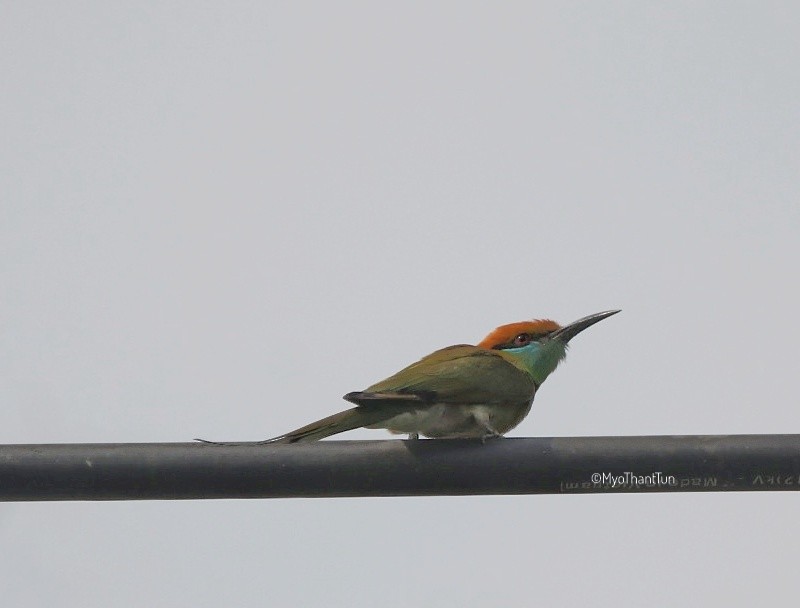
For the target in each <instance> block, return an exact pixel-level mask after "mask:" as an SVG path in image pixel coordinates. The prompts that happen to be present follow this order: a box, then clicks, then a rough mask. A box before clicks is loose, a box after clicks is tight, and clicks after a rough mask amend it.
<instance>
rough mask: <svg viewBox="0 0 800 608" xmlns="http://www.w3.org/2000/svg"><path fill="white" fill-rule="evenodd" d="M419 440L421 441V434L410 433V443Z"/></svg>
mask: <svg viewBox="0 0 800 608" xmlns="http://www.w3.org/2000/svg"><path fill="white" fill-rule="evenodd" d="M417 439H419V433H409V434H408V440H409V441H416V440H417Z"/></svg>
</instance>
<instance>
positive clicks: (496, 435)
mask: <svg viewBox="0 0 800 608" xmlns="http://www.w3.org/2000/svg"><path fill="white" fill-rule="evenodd" d="M500 437H502V435H501V434H500V433H498V432H497V431H495V430H494V429H487V431H486V433H484V434H483V435H482V436H481V443H483V444H485V443H486V442H487V441H489V439H499V438H500Z"/></svg>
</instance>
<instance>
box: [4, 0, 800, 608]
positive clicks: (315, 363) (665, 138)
mask: <svg viewBox="0 0 800 608" xmlns="http://www.w3.org/2000/svg"><path fill="white" fill-rule="evenodd" d="M798 39H800V15H799V14H798V11H797V9H796V8H795V7H794V6H793V5H792V4H791V3H766V4H765V3H761V4H758V5H756V4H755V3H737V2H725V3H712V2H705V3H694V2H671V3H659V4H658V5H655V4H653V3H637V2H624V3H623V2H613V3H590V2H587V3H574V2H573V3H550V2H548V3H538V4H536V3H532V4H529V5H528V6H527V8H523V7H522V6H521V4H517V3H515V4H507V5H504V6H503V5H500V6H498V5H496V4H489V3H487V4H485V5H483V6H478V5H477V4H476V5H473V6H471V7H469V8H467V7H466V6H465V5H464V4H463V3H452V4H449V5H444V4H440V5H438V6H437V7H432V6H430V3H403V4H402V5H396V6H394V7H389V6H386V5H384V4H383V3H364V4H360V3H359V4H354V3H341V2H340V3H283V2H281V3H262V2H253V3H248V2H226V3H198V2H171V3H166V5H165V4H164V3H142V2H129V3H126V2H114V3H105V2H83V3H52V2H51V3H45V4H41V3H40V4H34V3H24V2H7V3H5V5H4V6H3V7H2V9H0V73H2V75H3V89H4V93H3V95H1V96H0V132H2V142H3V143H2V145H1V146H0V192H2V201H1V202H0V285H2V286H3V287H2V296H0V328H2V330H1V331H2V341H0V399H1V400H2V408H0V442H3V443H46V442H149V441H185V440H189V439H191V438H192V437H197V436H201V437H209V438H216V439H260V438H264V437H268V436H272V435H275V434H278V433H281V432H284V431H287V430H289V429H292V428H295V427H297V426H300V425H302V424H305V423H307V422H309V421H311V420H314V419H316V418H319V417H322V416H324V415H327V414H329V413H332V412H334V411H337V410H338V409H342V408H343V407H344V406H345V405H346V404H345V403H344V402H342V401H341V399H340V396H341V395H342V394H344V393H346V392H348V391H352V390H358V389H362V388H364V387H366V386H367V385H369V384H371V383H373V382H375V381H377V380H379V379H382V378H384V377H386V376H388V375H389V374H391V373H393V372H395V371H397V370H398V369H399V368H401V367H403V366H404V365H406V364H408V363H410V362H412V361H414V360H416V359H417V358H419V357H420V356H422V355H425V354H427V353H429V352H431V351H433V350H435V349H437V348H440V347H442V346H446V345H449V344H454V343H462V342H473V343H474V342H476V341H478V340H480V339H481V338H482V337H483V336H484V335H485V334H486V333H487V332H488V331H489V330H491V329H493V328H494V327H495V326H497V325H500V324H503V323H508V322H512V321H519V320H524V319H529V318H533V317H541V316H545V317H552V318H555V319H556V320H558V321H560V322H562V323H563V322H569V321H572V320H575V319H577V318H578V317H581V316H584V315H586V314H589V313H594V312H597V311H600V310H605V309H609V308H622V309H623V312H622V314H620V315H618V316H616V317H614V318H613V319H609V320H608V321H604V322H603V323H601V324H599V325H597V326H596V327H593V328H591V329H590V330H588V331H587V332H586V333H585V334H582V335H581V336H580V337H579V338H577V339H576V340H575V342H574V344H573V348H572V349H571V354H570V356H569V358H568V360H567V362H566V364H565V365H564V366H562V367H561V368H560V369H559V370H558V371H557V372H556V373H555V374H554V375H553V376H552V377H551V378H550V379H549V380H548V381H547V383H546V384H545V385H544V387H543V388H542V390H541V391H540V393H539V394H538V395H537V398H536V402H535V404H534V408H533V412H532V413H531V415H530V416H529V417H528V418H527V419H526V420H525V421H524V422H523V423H522V424H521V425H520V426H519V427H518V428H517V429H515V430H514V431H513V432H512V433H511V435H514V436H527V435H539V436H553V435H641V434H696V433H787V432H788V433H792V432H800V415H799V414H798V404H797V397H796V388H795V383H796V380H797V377H798V372H800V368H799V367H798V358H797V353H796V345H797V343H798V341H800V329H798V324H797V323H796V319H797V311H798V310H800V295H799V294H798V289H797V282H798V281H797V262H798V259H800V238H798V234H799V232H798V231H799V230H800V199H799V196H800V186H799V185H798V184H799V182H800V180H799V179H798V178H799V177H800V176H799V175H798V168H799V167H800V104H799V103H798V98H799V97H800V65H799V64H800V59H799V58H800V44H798ZM344 437H347V438H388V437H389V436H388V434H386V433H384V432H383V431H367V430H360V431H354V432H352V433H349V434H348V435H347V436H344ZM797 507H798V503H797V496H795V495H789V494H728V495H723V494H710V495H646V496H621V495H617V496H539V497H536V496H533V497H480V498H425V499H420V498H409V499H335V500H273V501H267V500H264V501H238V502H237V501H215V502H211V501H209V502H150V503H119V504H92V503H63V504H6V505H0V544H2V546H3V552H2V555H0V572H2V574H0V592H1V593H2V596H3V598H4V602H6V603H7V605H9V606H23V605H25V606H34V605H44V604H45V603H47V604H53V603H55V604H57V605H59V606H87V605H114V606H143V605H147V606H154V607H159V606H165V607H166V606H180V605H189V604H191V605H192V606H195V607H202V606H220V605H241V606H247V605H256V604H258V605H263V604H269V605H276V606H280V605H324V606H354V605H355V606H375V605H380V606H382V607H384V608H389V607H392V606H407V605H409V604H411V603H416V604H418V605H436V606H458V607H463V606H477V605H484V606H485V605H512V604H513V605H523V606H524V605H531V604H532V603H533V602H536V603H537V604H541V605H549V604H552V605H565V604H567V605H569V604H575V605H577V604H596V605H607V606H619V605H620V602H622V603H623V604H627V603H630V604H631V605H642V604H643V603H647V604H648V605H670V604H673V605H703V604H715V605H722V604H724V605H726V606H739V605H741V606H744V605H747V606H750V605H752V604H753V602H754V601H756V600H758V601H769V602H770V603H774V602H777V601H778V600H780V599H782V598H783V597H784V596H790V597H794V596H795V595H796V567H795V566H796V564H797V560H798V558H800V549H798V546H797V542H796V539H795V536H794V534H793V530H794V526H795V522H796V518H797V512H798V511H797ZM662 594H663V599H661V600H659V599H658V597H659V596H662ZM654 598H656V599H655V600H654Z"/></svg>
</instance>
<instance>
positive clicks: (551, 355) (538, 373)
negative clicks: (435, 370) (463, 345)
mask: <svg viewBox="0 0 800 608" xmlns="http://www.w3.org/2000/svg"><path fill="white" fill-rule="evenodd" d="M618 312H619V310H608V311H606V312H599V313H597V314H594V315H589V316H588V317H584V318H583V319H578V320H577V321H575V322H574V323H570V324H569V325H565V326H564V327H562V326H561V325H559V324H558V323H556V322H555V321H551V320H550V319H537V320H535V321H521V322H519V323H510V324H508V325H502V326H500V327H498V328H497V329H495V330H494V331H493V332H492V333H490V334H489V335H488V336H486V337H485V338H484V339H483V340H481V342H480V343H479V344H478V346H480V347H482V348H487V349H490V350H501V351H503V352H504V353H506V354H508V355H510V356H511V357H513V359H514V360H515V361H517V362H518V363H519V364H520V365H521V366H522V367H524V368H525V370H526V371H527V372H528V373H529V374H530V375H531V376H532V377H533V380H534V382H536V384H537V386H538V385H540V384H541V383H542V382H544V381H545V379H546V378H547V376H549V375H550V374H551V373H553V371H555V369H556V367H558V364H559V363H560V362H561V361H562V360H563V359H564V357H566V356H567V345H568V344H569V341H570V340H571V339H572V338H574V337H575V336H577V335H578V334H579V333H580V332H582V331H583V330H584V329H586V328H587V327H590V326H592V325H594V324H595V323H597V322H598V321H602V320H603V319H605V318H606V317H610V316H611V315H615V314H617V313H618Z"/></svg>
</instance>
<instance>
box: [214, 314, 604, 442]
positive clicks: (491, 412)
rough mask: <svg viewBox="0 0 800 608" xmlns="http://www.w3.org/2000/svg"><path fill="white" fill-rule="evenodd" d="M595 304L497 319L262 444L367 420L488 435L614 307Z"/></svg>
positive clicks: (521, 409)
mask: <svg viewBox="0 0 800 608" xmlns="http://www.w3.org/2000/svg"><path fill="white" fill-rule="evenodd" d="M618 312H620V311H619V310H608V311H605V312H599V313H596V314H593V315H589V316H587V317H583V318H582V319H578V320H577V321H575V322H574V323H570V324H569V325H565V326H563V327H562V326H561V325H559V324H558V323H556V322H555V321H552V320H550V319H536V320H533V321H521V322H518V323H510V324H508V325H502V326H500V327H498V328H497V329H495V330H494V331H492V332H491V333H489V335H487V336H486V337H485V338H484V339H483V340H481V341H480V342H479V343H478V344H477V345H474V346H473V345H468V344H458V345H455V346H448V347H446V348H442V349H440V350H437V351H435V352H433V353H431V354H430V355H428V356H426V357H423V358H422V359H420V360H419V361H417V362H416V363H412V364H411V365H409V366H408V367H405V368H403V369H402V370H400V371H399V372H397V373H396V374H394V375H392V376H389V377H388V378H386V379H385V380H382V381H380V382H378V383H376V384H373V385H372V386H370V387H368V388H366V389H365V390H363V391H356V392H352V393H347V394H346V395H345V396H344V399H345V400H346V401H349V402H350V403H352V404H354V405H355V407H353V408H350V409H347V410H344V411H342V412H338V413H336V414H333V415H332V416H328V417H326V418H322V419H321V420H317V421H316V422H312V423H311V424H308V425H306V426H303V427H301V428H299V429H296V430H294V431H290V432H288V433H284V434H283V435H278V436H277V437H273V438H271V439H265V440H263V441H247V442H215V441H208V440H204V439H199V440H198V441H202V442H204V443H210V444H214V445H264V444H273V443H274V444H282V443H296V442H307V441H316V440H319V439H323V438H325V437H329V436H331V435H336V434H338V433H343V432H345V431H350V430H352V429H356V428H360V427H366V428H368V429H387V430H388V431H390V432H391V433H398V434H408V436H409V439H418V438H419V436H420V435H423V436H425V437H429V438H432V439H480V440H481V441H483V442H485V441H486V440H488V439H491V438H495V437H500V436H502V435H504V434H505V433H507V432H508V431H510V430H511V429H513V428H514V427H516V426H517V425H518V424H519V423H520V422H522V420H523V419H524V418H525V416H527V415H528V413H529V412H530V410H531V406H532V404H533V398H534V396H535V395H536V392H537V390H538V389H539V387H540V386H541V385H542V383H543V382H544V381H545V380H546V379H547V377H548V376H549V375H550V374H551V373H553V371H555V369H556V367H558V365H559V363H561V361H563V360H564V358H565V357H566V355H567V346H568V345H569V342H570V340H571V339H572V338H574V337H575V336H576V335H578V334H579V333H580V332H582V331H583V330H584V329H586V328H588V327H591V326H592V325H594V324H595V323H597V322H598V321H602V320H603V319H606V318H608V317H610V316H611V315H615V314H617V313H618Z"/></svg>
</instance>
